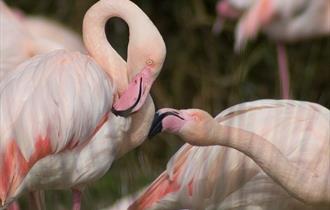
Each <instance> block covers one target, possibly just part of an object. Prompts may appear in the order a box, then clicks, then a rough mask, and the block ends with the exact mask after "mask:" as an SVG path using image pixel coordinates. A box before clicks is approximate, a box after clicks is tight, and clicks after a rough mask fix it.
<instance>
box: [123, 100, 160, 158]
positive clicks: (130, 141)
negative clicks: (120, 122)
mask: <svg viewBox="0 0 330 210" xmlns="http://www.w3.org/2000/svg"><path fill="white" fill-rule="evenodd" d="M154 115H155V105H154V102H153V100H152V98H151V96H150V95H149V96H148V98H147V100H146V102H145V103H144V104H143V106H142V107H141V110H139V111H138V112H136V113H135V114H134V115H132V116H131V118H132V122H131V127H130V129H129V130H128V131H127V132H126V134H125V135H126V136H125V138H124V141H122V143H121V145H120V146H119V149H118V153H117V155H116V159H118V158H120V157H122V156H123V155H125V154H126V153H127V152H128V151H131V150H132V149H134V148H136V147H137V146H139V145H140V144H141V143H142V142H143V141H144V140H145V139H146V138H147V135H148V131H149V129H150V126H151V123H152V120H153V118H154Z"/></svg>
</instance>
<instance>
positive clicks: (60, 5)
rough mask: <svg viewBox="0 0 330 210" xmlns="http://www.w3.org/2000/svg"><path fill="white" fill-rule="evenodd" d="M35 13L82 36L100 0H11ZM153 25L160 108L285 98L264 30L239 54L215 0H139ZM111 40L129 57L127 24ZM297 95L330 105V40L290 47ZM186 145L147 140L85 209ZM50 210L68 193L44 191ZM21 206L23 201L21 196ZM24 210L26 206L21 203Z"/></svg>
mask: <svg viewBox="0 0 330 210" xmlns="http://www.w3.org/2000/svg"><path fill="white" fill-rule="evenodd" d="M6 2H7V3H8V4H9V5H11V6H13V7H17V8H20V9H21V10H23V11H24V12H25V13H27V14H30V15H41V16H46V17H48V18H50V19H54V20H57V21H59V22H61V23H62V24H64V25H66V26H68V27H70V28H72V29H73V30H75V31H76V32H77V33H79V34H81V24H82V19H83V15H84V14H85V12H86V10H87V9H88V8H89V7H90V6H91V5H93V3H95V2H96V0H33V1H32V0H10V1H9V0H7V1H6ZM134 2H136V4H137V5H138V6H139V7H140V8H142V9H143V10H144V12H145V13H146V14H147V15H148V16H149V17H150V19H151V20H152V21H153V22H154V23H155V25H156V26H157V28H158V29H159V31H160V32H161V34H162V36H163V38H164V40H165V42H166V46H167V58H166V61H165V64H164V67H163V69H162V72H161V74H160V76H159V78H158V80H157V81H156V83H155V84H154V86H153V89H152V95H153V98H154V101H155V103H156V105H157V107H158V108H160V107H175V108H190V107H194V108H201V109H204V110H207V111H209V112H210V113H212V114H213V115H216V114H217V113H219V112H221V110H223V109H225V108H226V107H229V106H231V105H234V104H237V103H240V102H244V101H250V100H255V99H263V98H274V99H278V98H280V90H279V78H278V71H277V57H276V46H275V43H274V42H272V41H271V40H268V39H267V37H265V36H263V35H261V36H259V37H258V39H257V40H255V41H252V42H250V43H249V44H248V46H247V48H246V49H245V50H244V51H243V52H242V53H240V54H235V53H234V52H233V42H234V37H233V31H234V26H235V25H234V23H227V24H226V25H225V28H224V31H223V33H222V34H220V35H219V36H216V35H213V34H212V32H211V28H212V24H213V21H214V20H215V10H214V6H215V4H216V1H215V0H206V1H202V0H190V1H187V0H181V1H171V0H161V1H155V0H154V1H152V0H140V1H134ZM107 26H108V27H107V29H106V31H107V33H108V34H110V36H109V37H111V43H112V44H113V46H114V48H116V49H117V50H118V51H119V52H120V54H121V55H122V56H123V57H126V45H127V39H128V31H127V30H128V29H127V26H126V24H125V23H123V21H120V20H119V19H114V20H111V21H110V22H109V23H108V24H107ZM287 50H288V57H289V69H290V74H291V75H290V77H291V78H290V81H291V89H292V96H293V98H294V99H298V100H305V101H312V102H316V103H320V104H322V105H324V106H326V107H327V108H329V107H330V85H329V84H330V38H329V37H326V38H320V39H315V40H310V41H306V42H300V43H297V44H290V45H287ZM180 145H182V142H181V141H180V140H179V139H178V138H176V137H173V136H171V135H166V134H162V135H160V136H158V137H157V138H155V139H154V140H152V141H150V140H146V142H145V143H144V144H143V145H142V146H140V147H139V148H137V149H135V150H134V151H131V152H130V153H128V154H127V155H126V156H124V157H123V158H121V159H120V160H118V161H116V162H115V163H114V164H113V166H112V168H111V169H110V170H109V172H108V173H107V174H106V176H104V177H103V178H102V179H101V180H99V181H98V182H96V183H94V184H92V185H91V186H90V187H89V188H88V189H86V190H85V192H84V201H83V209H97V208H100V207H105V206H107V205H110V204H111V203H113V202H114V201H115V200H117V199H119V198H120V197H122V196H125V195H127V194H130V193H132V192H135V191H136V190H139V189H141V188H142V187H143V186H145V185H147V184H148V183H150V182H151V181H152V180H153V179H154V178H155V177H157V176H158V174H160V172H161V171H163V170H164V169H165V166H166V163H167V161H168V160H169V158H170V157H171V156H172V155H173V154H174V153H175V151H177V149H178V148H179V147H180ZM46 198H47V204H48V209H50V210H52V209H54V210H55V209H56V210H59V209H69V208H71V207H70V203H71V196H70V193H69V191H67V192H64V191H51V192H47V197H46ZM21 204H23V206H24V205H26V201H25V200H24V199H22V201H21ZM23 209H24V208H23Z"/></svg>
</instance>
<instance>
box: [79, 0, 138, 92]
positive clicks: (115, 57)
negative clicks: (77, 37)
mask: <svg viewBox="0 0 330 210" xmlns="http://www.w3.org/2000/svg"><path fill="white" fill-rule="evenodd" d="M125 2H127V1H125ZM131 10H132V9H131V8H130V7H129V6H128V5H127V4H125V3H124V1H120V0H117V1H110V0H101V1H99V2H97V3H96V4H94V5H93V6H92V7H91V8H90V9H89V10H88V11H87V13H86V14H85V17H84V21H83V40H84V43H85V46H86V48H87V50H88V52H89V54H90V55H91V56H92V57H93V58H94V59H95V60H96V61H97V63H98V64H99V65H101V67H102V68H103V70H104V71H106V72H107V74H108V75H109V76H110V77H111V78H112V80H113V82H114V84H115V85H116V87H117V88H118V91H119V92H122V91H124V90H125V89H126V87H127V86H128V78H127V66H126V62H125V61H124V60H123V58H122V57H121V56H120V55H119V54H118V53H117V52H116V51H115V50H114V49H113V47H112V46H111V45H110V43H109V42H108V40H107V37H106V34H105V24H106V22H107V21H108V20H109V19H110V18H112V17H120V18H122V19H124V20H125V21H126V22H127V23H129V19H130V18H129V17H126V16H124V15H123V14H124V13H127V14H129V13H130V12H131ZM129 26H130V25H129Z"/></svg>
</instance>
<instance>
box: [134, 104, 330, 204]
mask: <svg viewBox="0 0 330 210" xmlns="http://www.w3.org/2000/svg"><path fill="white" fill-rule="evenodd" d="M187 112H188V111H187ZM178 113H179V112H178ZM194 113H198V112H194ZM180 114H181V113H180ZM180 116H183V115H180ZM215 120H216V122H217V123H218V124H220V125H222V126H230V127H234V128H239V129H243V130H245V131H249V132H253V133H255V134H257V135H260V136H263V137H264V139H266V140H267V141H269V142H270V143H271V144H272V145H274V146H275V147H276V148H278V149H279V150H280V151H281V152H282V153H283V154H284V155H285V156H286V157H288V159H289V160H290V161H291V162H294V163H297V164H298V165H299V167H302V168H304V167H306V168H309V169H310V170H313V172H315V173H318V174H322V175H321V176H322V177H323V182H324V184H323V187H324V189H323V188H322V189H314V190H319V191H321V192H322V191H324V192H325V193H326V192H328V191H329V189H327V187H328V186H329V179H327V175H326V174H330V168H329V159H328V157H329V155H330V151H329V144H330V142H329V136H330V134H329V126H330V125H329V123H328V122H329V120H330V113H329V110H327V109H326V108H324V107H322V106H320V105H317V104H313V103H308V102H299V101H292V100H290V101H288V100H281V101H276V100H260V101H254V102H248V103H243V104H239V105H236V106H233V107H231V108H229V109H227V110H225V111H223V112H221V113H220V114H219V115H218V116H217V117H216V118H215ZM171 123H172V124H175V122H174V121H172V122H171ZM187 125H188V124H187ZM163 126H166V123H165V121H163ZM194 130H197V132H198V133H199V134H198V135H203V134H205V132H203V131H201V130H198V129H197V128H195V129H194ZM205 131H206V132H208V133H212V129H205ZM171 132H173V131H171ZM176 132H184V131H183V130H181V131H176ZM201 133H202V134H201ZM186 134H187V135H188V132H187V133H186ZM196 135H197V134H196V133H195V132H194V135H192V136H191V138H190V139H193V138H199V137H196ZM205 136H206V135H205ZM184 138H187V136H186V135H185V136H184ZM205 138H206V137H205ZM187 139H188V138H187ZM201 140H202V139H201ZM205 141H206V140H205ZM241 141H242V142H243V141H244V140H243V138H242V140H241ZM189 142H191V141H189ZM195 143H196V142H195ZM196 144H197V143H196ZM200 144H201V145H203V143H200ZM255 147H257V145H255ZM262 152H264V153H267V151H263V150H262V148H260V153H262ZM268 153H269V154H271V153H270V152H269V151H268ZM269 158H272V156H271V155H269ZM275 161H276V160H275ZM304 176H305V174H296V177H297V179H298V180H300V179H301V180H303V179H304ZM327 180H328V181H327ZM326 182H328V184H326ZM328 205H329V204H325V205H324V206H325V207H326V206H328ZM175 208H190V209H223V210H224V209H274V210H275V209H288V210H289V209H290V210H291V209H306V210H309V209H315V208H321V207H315V206H309V205H307V204H305V203H303V202H301V201H300V200H298V199H296V198H295V197H293V196H292V195H291V194H290V193H288V192H287V191H286V190H284V189H283V188H282V187H281V186H280V185H279V184H278V183H277V182H276V181H274V180H273V179H272V178H271V177H269V175H268V174H266V173H264V171H263V170H262V169H261V168H260V166H259V165H258V164H256V163H255V162H254V160H253V159H251V158H250V157H249V156H247V155H245V154H243V153H241V152H240V151H238V150H236V149H233V148H229V147H226V146H206V147H197V146H191V145H189V144H186V145H184V146H183V147H182V148H181V149H180V150H179V151H178V152H177V153H176V154H175V155H174V156H173V157H172V159H171V160H170V161H169V163H168V166H167V171H165V172H164V173H163V174H162V175H160V177H159V178H158V179H157V180H155V182H154V183H153V184H152V185H151V186H150V187H149V188H148V189H147V190H146V191H145V192H144V194H143V195H141V196H140V198H139V199H138V200H137V201H136V202H135V203H134V204H133V205H132V206H131V208H130V209H132V210H133V209H134V210H138V209H175Z"/></svg>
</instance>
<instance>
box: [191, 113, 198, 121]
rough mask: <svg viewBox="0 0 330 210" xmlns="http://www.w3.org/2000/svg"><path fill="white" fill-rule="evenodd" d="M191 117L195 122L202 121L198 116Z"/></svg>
mask: <svg viewBox="0 0 330 210" xmlns="http://www.w3.org/2000/svg"><path fill="white" fill-rule="evenodd" d="M191 116H192V118H193V119H194V120H195V121H200V117H199V116H198V115H197V114H192V115H191Z"/></svg>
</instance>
